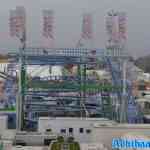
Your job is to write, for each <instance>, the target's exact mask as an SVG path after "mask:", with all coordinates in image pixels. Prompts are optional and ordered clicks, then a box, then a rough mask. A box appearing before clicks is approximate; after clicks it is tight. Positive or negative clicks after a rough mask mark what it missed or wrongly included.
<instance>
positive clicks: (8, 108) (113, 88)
mask: <svg viewBox="0 0 150 150" xmlns="http://www.w3.org/2000/svg"><path fill="white" fill-rule="evenodd" d="M42 14H43V36H44V38H45V39H46V40H48V41H49V43H50V46H49V47H48V46H41V47H28V45H27V43H26V40H27V38H28V36H27V34H26V30H27V29H26V10H25V8H24V7H16V9H14V10H11V11H10V20H9V21H10V22H9V24H10V35H11V36H12V37H15V38H17V39H18V43H19V44H18V45H19V46H18V49H19V52H14V53H8V54H5V55H3V54H2V55H1V56H0V79H1V80H0V115H1V117H3V116H7V119H6V120H5V119H4V120H5V121H6V122H7V123H6V124H7V127H8V129H13V135H15V142H16V143H19V144H18V145H23V144H24V145H28V143H30V142H31V141H32V140H33V142H31V143H30V144H29V145H32V144H33V143H34V144H33V145H34V146H35V145H40V144H41V143H40V142H39V143H38V142H37V141H38V136H40V137H43V136H46V135H43V134H42V135H38V134H37V132H38V133H45V132H48V131H50V130H51V129H52V131H53V129H54V128H56V131H55V129H54V131H55V132H58V131H57V129H58V130H60V131H61V133H62V134H61V135H64V137H66V136H67V137H68V136H73V135H74V134H73V126H75V124H77V122H78V124H79V125H78V126H79V129H80V133H82V132H84V131H83V130H84V126H85V127H86V128H87V129H86V133H87V134H88V136H89V135H90V133H91V132H92V134H93V136H92V137H93V138H92V140H90V136H89V137H88V136H87V139H86V137H84V138H82V137H78V135H76V134H75V136H74V137H75V139H76V140H77V141H79V142H82V140H83V143H84V142H87V143H90V142H96V141H94V139H95V140H96V131H97V130H98V128H105V127H104V126H106V128H107V125H108V128H111V129H112V130H113V131H114V128H115V127H116V128H117V127H118V129H119V132H118V135H115V132H114V136H122V135H121V134H125V133H128V132H129V131H130V130H131V128H136V129H138V130H137V131H140V134H145V133H146V132H147V131H148V130H149V126H148V125H145V126H144V125H142V124H143V123H144V119H143V118H144V113H143V110H142V108H141V106H140V105H139V103H138V102H137V101H136V96H135V95H134V91H133V83H134V80H135V79H134V78H136V74H134V73H132V70H131V67H130V66H132V65H133V64H132V61H131V57H130V54H128V53H127V46H126V45H127V15H126V13H125V12H115V11H109V12H108V13H107V14H106V16H104V17H105V18H104V19H105V24H106V33H107V37H108V38H107V41H106V47H105V48H94V47H93V46H92V44H91V43H92V40H93V32H94V31H93V24H94V22H93V18H92V17H93V16H92V14H90V13H85V14H83V19H82V20H83V22H82V27H81V36H80V37H81V38H80V39H79V41H78V42H77V43H76V44H75V47H74V48H57V47H56V46H54V45H53V43H54V40H55V35H54V20H55V19H54V16H55V15H54V11H53V10H49V9H46V10H43V12H42ZM48 120H49V121H48ZM57 121H58V122H57ZM50 122H53V123H52V124H51V126H49V123H50ZM71 122H72V123H71ZM84 122H85V124H84ZM86 122H87V123H86ZM61 123H62V125H61ZM67 123H68V124H67ZM71 124H72V125H71ZM91 124H95V125H94V126H93V127H92V129H93V128H95V130H92V129H91V127H90V125H91ZM57 126H58V127H57ZM59 126H60V127H59ZM61 126H62V128H61ZM68 126H72V127H70V128H69V133H67V131H66V130H67V129H66V128H68ZM82 126H83V127H82ZM122 127H124V131H120V128H122ZM75 128H76V126H75ZM128 129H129V131H128ZM2 130H3V129H2ZM104 131H105V132H107V129H104ZM113 131H112V133H113ZM132 131H134V129H133V130H132ZM98 132H100V130H98V131H97V133H98ZM130 132H131V131H130ZM30 133H32V134H31V135H30ZM65 133H66V134H65ZM94 133H95V134H94ZM119 133H120V135H119ZM3 134H4V133H2V135H3ZM28 134H29V135H30V136H31V140H29V135H28ZM34 134H35V135H36V137H37V141H36V138H35V139H34V138H33V137H32V136H33V135H34ZM100 134H101V132H100ZM35 135H34V136H35ZM26 136H27V138H26V139H28V142H27V141H26V140H25V137H26ZM47 136H48V135H47ZM98 136H99V135H98ZM111 136H112V135H111ZM148 136H149V135H148ZM57 137H58V135H57V134H55V136H54V135H52V134H51V138H50V140H49V143H50V141H51V140H52V139H56V138H57ZM94 137H95V138H94ZM109 137H110V135H109ZM13 138H14V137H13ZM47 138H48V137H47ZM21 139H22V140H21ZM11 140H12V139H11ZM34 140H35V141H34ZM109 140H110V139H109ZM25 141H26V142H25ZM100 141H101V142H104V143H105V144H106V143H107V144H108V143H109V142H108V141H107V140H106V139H105V140H104V141H103V140H102V139H101V138H100ZM47 142H48V141H47ZM41 145H42V144H41ZM108 145H109V146H106V147H108V149H109V148H110V143H109V144H108ZM106 147H103V146H102V149H103V150H104V149H106ZM64 149H65V148H64ZM66 149H67V148H66ZM67 150H69V149H67ZM95 150H96V149H95Z"/></svg>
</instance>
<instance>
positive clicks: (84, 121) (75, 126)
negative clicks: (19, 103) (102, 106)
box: [38, 117, 114, 143]
mask: <svg viewBox="0 0 150 150" xmlns="http://www.w3.org/2000/svg"><path fill="white" fill-rule="evenodd" d="M94 123H99V124H101V125H103V124H113V123H114V121H110V120H108V119H106V118H68V117H67V118H49V117H41V118H39V124H38V132H41V133H43V132H45V131H46V130H47V129H51V130H52V132H53V133H56V134H58V135H63V136H73V137H74V138H75V140H76V141H79V142H81V143H86V142H90V141H91V137H92V136H91V134H92V132H93V127H94Z"/></svg>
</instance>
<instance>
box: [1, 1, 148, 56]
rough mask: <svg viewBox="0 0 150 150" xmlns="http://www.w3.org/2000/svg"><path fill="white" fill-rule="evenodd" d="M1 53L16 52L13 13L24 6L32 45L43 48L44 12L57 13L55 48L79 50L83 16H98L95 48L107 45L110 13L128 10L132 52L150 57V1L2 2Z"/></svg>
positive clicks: (129, 41)
mask: <svg viewBox="0 0 150 150" xmlns="http://www.w3.org/2000/svg"><path fill="white" fill-rule="evenodd" d="M1 1H2V2H1V5H0V48H1V49H0V52H2V50H4V49H5V50H7V49H9V51H10V50H12V51H14V50H16V49H17V48H18V45H19V42H18V41H17V39H15V38H11V37H10V36H9V26H8V22H9V21H8V18H9V10H10V9H15V7H16V6H24V7H25V8H26V11H27V30H28V32H27V35H28V45H29V46H33V47H34V46H36V47H38V46H41V45H42V13H41V11H42V9H47V8H48V9H53V10H54V11H55V21H56V22H55V37H56V39H55V46H56V47H75V45H76V43H77V41H78V40H79V38H80V34H81V24H82V14H83V13H84V12H91V13H93V15H94V32H95V33H94V36H95V39H94V47H96V48H104V47H105V44H106V31H105V22H104V20H105V16H106V13H107V12H108V11H109V10H112V9H114V10H116V11H125V12H126V13H127V16H128V50H129V52H130V53H131V54H132V55H134V56H141V55H146V54H150V30H149V28H150V1H149V0H1Z"/></svg>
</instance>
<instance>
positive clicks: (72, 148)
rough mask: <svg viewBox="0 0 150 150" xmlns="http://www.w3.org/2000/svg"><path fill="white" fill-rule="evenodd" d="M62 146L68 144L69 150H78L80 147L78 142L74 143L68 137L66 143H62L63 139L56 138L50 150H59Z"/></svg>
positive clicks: (71, 138) (72, 139)
mask: <svg viewBox="0 0 150 150" xmlns="http://www.w3.org/2000/svg"><path fill="white" fill-rule="evenodd" d="M63 144H68V145H69V150H80V145H79V143H78V142H75V141H74V138H73V137H69V138H68V139H67V141H66V142H65V141H64V138H63V137H62V136H60V137H58V138H57V142H54V143H53V144H52V145H51V149H50V150H61V148H62V146H63Z"/></svg>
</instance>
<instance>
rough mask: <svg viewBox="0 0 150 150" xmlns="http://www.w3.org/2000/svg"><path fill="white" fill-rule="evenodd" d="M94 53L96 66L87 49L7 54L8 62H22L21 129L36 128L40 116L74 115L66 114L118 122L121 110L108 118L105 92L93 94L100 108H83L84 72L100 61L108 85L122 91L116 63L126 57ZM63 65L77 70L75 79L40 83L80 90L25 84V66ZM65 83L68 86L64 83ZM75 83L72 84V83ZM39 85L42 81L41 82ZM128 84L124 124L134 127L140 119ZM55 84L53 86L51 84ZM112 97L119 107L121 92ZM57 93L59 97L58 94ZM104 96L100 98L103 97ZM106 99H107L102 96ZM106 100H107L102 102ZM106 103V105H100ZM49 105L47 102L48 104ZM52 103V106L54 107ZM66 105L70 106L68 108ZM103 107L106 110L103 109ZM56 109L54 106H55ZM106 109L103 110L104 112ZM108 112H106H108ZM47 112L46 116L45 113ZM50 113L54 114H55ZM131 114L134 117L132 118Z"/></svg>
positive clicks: (32, 49) (90, 106)
mask: <svg viewBox="0 0 150 150" xmlns="http://www.w3.org/2000/svg"><path fill="white" fill-rule="evenodd" d="M94 50H95V52H96V55H95V60H96V62H91V57H93V55H92V54H91V50H90V49H71V48H70V49H69V48H66V49H65V48H59V49H46V50H45V49H42V48H26V49H25V50H24V52H23V53H22V54H21V55H22V56H21V55H20V54H17V53H16V54H9V58H10V59H11V60H13V61H18V60H19V58H20V57H21V58H22V59H23V60H22V64H21V65H22V68H23V69H24V70H23V71H21V70H20V71H21V75H22V79H23V81H21V82H22V87H21V88H22V93H20V94H23V95H24V100H23V101H22V106H23V107H22V108H23V110H22V112H19V113H21V115H22V129H24V126H23V124H25V122H27V124H26V128H33V127H34V125H37V119H38V117H39V116H43V115H45V114H46V115H48V116H49V115H52V116H57V115H60V114H62V112H64V114H63V115H66V114H68V112H74V113H72V114H71V113H70V114H71V115H72V116H74V114H75V113H76V114H78V115H80V116H82V117H86V115H87V113H89V112H90V111H91V112H92V111H93V112H94V111H95V110H96V111H97V112H99V117H109V118H110V119H115V120H116V121H120V112H121V111H122V110H121V109H120V110H119V112H117V114H115V118H112V116H111V115H108V114H112V113H113V111H114V110H113V109H112V107H110V106H111V99H109V98H110V95H109V94H111V92H110V93H109V92H108V91H107V92H105V91H103V93H102V91H97V90H95V89H94V90H95V91H97V92H98V93H101V94H102V103H101V105H95V106H94V105H93V106H92V105H88V104H87V105H86V99H87V97H89V95H87V94H86V93H87V92H88V91H87V88H86V86H87V84H88V79H87V77H86V70H87V66H88V65H91V64H94V63H99V60H100V59H101V60H102V61H104V62H105V63H106V64H107V65H108V67H109V70H110V72H111V75H112V82H113V85H114V86H118V87H122V86H123V82H122V80H123V79H122V69H121V67H120V60H124V59H128V57H127V55H122V56H114V55H113V56H112V55H108V54H106V53H105V51H104V50H100V49H94ZM66 64H73V65H76V66H78V76H76V77H74V78H73V80H71V81H70V79H69V78H68V77H65V76H63V77H56V79H54V77H48V78H46V79H44V80H45V81H46V82H51V78H53V80H54V81H58V82H60V81H61V82H62V81H65V82H66V83H68V84H71V85H74V84H75V83H76V84H77V85H78V86H80V89H75V90H73V89H71V88H70V89H69V88H67V89H65V86H64V88H62V87H61V88H60V89H56V88H53V87H51V88H47V89H46V88H41V87H39V88H34V87H33V88H32V86H33V83H34V82H39V81H40V80H41V79H40V80H39V79H32V80H31V82H30V86H28V85H29V83H28V82H29V81H30V80H28V79H27V76H26V67H27V66H28V65H51V66H52V65H61V66H64V65H66ZM58 78H59V79H58ZM68 79H69V81H70V82H68ZM75 79H76V80H75ZM42 82H43V79H42ZM129 83H130V82H129V81H128V82H127V81H126V84H127V94H126V99H127V105H126V106H127V108H126V111H127V114H126V121H127V122H129V123H137V122H141V121H142V116H141V114H140V113H137V112H139V108H138V105H137V104H136V102H135V100H134V97H133V96H132V92H131V91H132V89H131V85H130V84H129ZM54 84H55V83H54ZM71 92H72V93H74V94H73V95H69V96H67V95H63V96H62V95H61V94H62V93H71ZM114 92H115V93H116V94H117V96H118V103H119V104H121V101H122V98H123V95H122V88H121V89H120V90H117V91H113V93H114ZM58 93H60V94H58ZM103 95H104V96H103ZM106 95H107V96H106ZM43 96H44V97H47V96H48V97H51V98H52V99H53V100H46V101H44V102H43ZM106 97H107V98H106ZM103 100H104V101H106V102H107V103H106V102H103ZM48 101H51V102H48ZM54 101H55V102H56V103H54ZM68 103H69V104H70V105H68ZM105 104H106V107H104V105H105ZM56 105H57V106H56ZM106 109H107V110H106ZM108 110H109V111H108ZM45 112H47V113H45ZM54 112H57V113H58V114H57V113H56V114H55V113H54ZM132 114H134V115H132Z"/></svg>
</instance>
